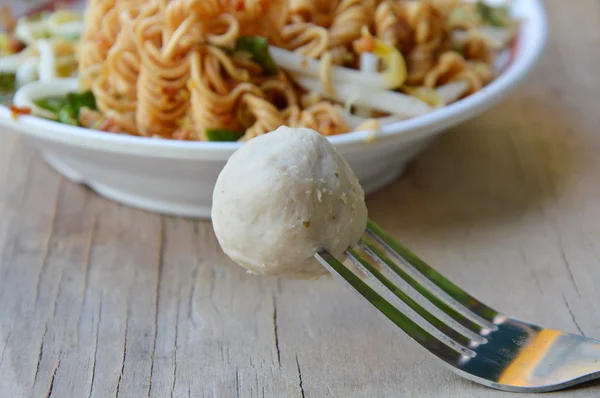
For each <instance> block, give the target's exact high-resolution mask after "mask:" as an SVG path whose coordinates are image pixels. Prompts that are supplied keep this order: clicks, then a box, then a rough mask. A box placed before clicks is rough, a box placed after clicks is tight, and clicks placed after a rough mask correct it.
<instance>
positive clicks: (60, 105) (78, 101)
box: [34, 91, 98, 126]
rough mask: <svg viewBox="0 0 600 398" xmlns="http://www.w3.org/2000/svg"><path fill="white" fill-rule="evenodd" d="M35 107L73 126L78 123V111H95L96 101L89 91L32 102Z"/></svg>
mask: <svg viewBox="0 0 600 398" xmlns="http://www.w3.org/2000/svg"><path fill="white" fill-rule="evenodd" d="M34 102H35V104H36V105H37V106H39V107H40V108H42V109H45V110H47V111H49V112H51V113H52V114H54V115H55V116H56V118H57V119H58V120H59V121H60V122H61V123H65V124H71V125H74V126H77V125H80V123H79V110H80V109H81V108H83V107H86V108H90V109H93V110H97V109H98V108H97V106H96V99H95V98H94V94H93V93H92V92H91V91H85V92H83V93H69V94H67V95H65V96H53V97H47V98H42V99H38V100H35V101H34Z"/></svg>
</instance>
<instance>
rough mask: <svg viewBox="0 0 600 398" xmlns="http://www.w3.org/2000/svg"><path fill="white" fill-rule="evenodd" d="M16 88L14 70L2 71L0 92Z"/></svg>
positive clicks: (11, 90) (0, 74)
mask: <svg viewBox="0 0 600 398" xmlns="http://www.w3.org/2000/svg"><path fill="white" fill-rule="evenodd" d="M15 88H16V74H15V73H14V72H0V93H4V94H6V93H11V92H13V91H15Z"/></svg>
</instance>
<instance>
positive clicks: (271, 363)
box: [0, 0, 600, 398]
mask: <svg viewBox="0 0 600 398" xmlns="http://www.w3.org/2000/svg"><path fill="white" fill-rule="evenodd" d="M547 3H548V6H549V7H548V9H549V18H550V20H551V26H552V34H551V40H550V43H549V46H548V48H547V51H546V54H545V57H544V59H543V61H542V63H541V66H540V67H539V68H538V69H537V71H536V73H535V74H534V75H533V76H532V77H531V78H530V79H529V80H528V81H527V83H526V84H525V85H524V86H523V88H522V89H520V90H519V91H518V93H516V94H514V95H512V96H511V97H510V98H509V99H508V100H506V101H504V102H503V103H502V104H501V105H500V106H498V107H497V108H495V109H494V110H493V111H491V112H488V113H486V114H485V115H483V116H481V117H479V118H477V119H476V120H473V121H471V122H469V123H466V124H464V125H462V126H460V127H458V128H455V129H453V130H452V131H450V132H449V133H448V134H447V135H445V136H443V137H442V138H441V139H439V140H438V141H437V142H436V143H435V144H434V145H433V147H431V148H430V149H429V150H428V151H426V152H425V153H424V154H423V156H422V157H421V158H420V159H419V160H418V161H417V162H416V163H415V164H414V166H412V167H411V169H410V170H409V172H408V173H407V174H406V176H405V177H404V178H402V179H401V180H400V181H398V182H397V183H395V184H394V185H393V186H391V187H390V188H388V189H385V190H383V191H381V192H379V193H377V194H375V195H373V196H371V197H370V198H369V203H368V205H369V209H370V215H371V217H372V218H373V219H374V220H376V221H378V222H379V223H380V224H382V226H383V227H385V228H386V229H388V230H389V231H391V232H393V233H394V234H395V235H396V236H397V237H398V238H399V239H400V240H401V241H403V242H405V243H406V244H407V245H408V246H409V247H411V248H413V249H414V250H415V251H416V252H417V253H420V254H421V255H422V256H423V257H424V258H425V259H426V260H428V261H429V262H430V263H431V264H434V265H435V266H436V267H437V268H438V269H439V270H441V271H442V272H443V273H445V274H447V275H448V276H450V277H451V278H452V279H454V280H455V281H457V282H458V283H459V284H460V285H464V286H465V287H467V288H468V290H470V291H471V292H473V293H474V294H475V295H476V296H477V297H480V298H482V299H483V300H484V301H486V302H488V303H489V304H491V305H492V306H495V307H497V308H499V309H501V310H502V311H505V312H507V313H509V314H512V315H514V316H517V317H519V318H522V319H526V320H530V321H532V322H536V323H540V324H544V325H547V326H551V327H556V328H561V329H564V330H567V331H570V332H575V333H583V334H585V335H588V336H594V337H597V338H600V292H599V290H598V288H597V287H598V286H600V244H599V242H600V108H599V106H598V101H599V97H600V79H599V78H598V73H599V71H600V58H599V57H598V56H597V49H598V44H599V38H600V24H599V22H600V3H598V2H597V1H593V0H580V1H578V5H577V7H573V6H572V5H571V4H570V3H569V2H564V1H561V0H553V1H548V2H547ZM501 394H502V393H499V392H496V391H492V390H489V389H486V388H483V387H480V386H478V385H475V384H473V383H470V382H467V381H464V380H462V379H460V378H459V377H457V376H455V375H454V374H452V373H450V372H449V371H447V370H445V369H443V368H442V367H440V366H439V364H438V362H437V361H436V360H434V358H432V357H431V356H430V355H428V354H426V353H425V352H424V351H423V350H422V349H421V348H420V347H418V346H417V345H416V344H414V343H413V342H412V341H410V340H409V339H408V338H407V337H406V336H405V335H403V334H402V333H401V332H400V331H398V330H397V329H396V328H395V327H393V326H392V325H391V323H389V322H386V321H384V320H383V319H382V318H381V317H380V316H379V315H378V314H377V313H376V312H375V311H374V310H373V309H372V308H370V307H369V306H368V305H367V304H366V303H364V302H363V301H361V300H360V299H359V298H358V297H357V296H356V295H354V294H352V293H351V292H350V291H348V290H347V289H346V287H345V286H344V285H343V284H342V283H339V282H338V281H337V280H334V279H331V278H328V279H325V280H321V281H317V282H301V281H292V280H277V279H269V278H261V277H255V276H250V275H247V274H246V273H245V272H244V271H243V270H242V269H241V268H238V267H237V266H235V265H233V264H232V263H231V262H230V261H229V260H228V259H227V258H226V257H224V255H223V254H222V253H221V251H220V249H219V247H218V244H217V242H216V240H215V237H214V235H213V232H212V228H211V224H210V223H208V222H194V221H189V220H184V219H177V218H170V217H160V216H158V215H154V214H149V213H145V212H143V211H138V210H133V209H130V208H126V207H121V206H119V205H116V204H114V203H111V202H109V201H107V200H104V199H102V198H99V197H98V196H96V195H95V194H94V193H92V192H90V191H88V190H86V189H85V188H83V187H81V186H76V185H74V184H71V183H69V182H66V181H64V180H63V179H62V178H61V177H60V176H59V175H57V173H55V172H54V171H52V170H50V169H49V168H48V167H47V166H46V165H45V164H44V163H43V162H42V161H41V160H40V158H39V157H38V156H37V155H36V154H35V153H34V152H33V151H32V150H31V149H30V148H28V147H27V146H25V145H24V144H23V143H22V142H21V140H20V139H19V138H17V137H16V136H15V135H13V134H12V133H9V132H6V131H1V132H0V396H2V397H21V396H35V397H41V396H52V397H87V396H92V397H111V396H115V395H119V396H123V397H138V396H151V397H165V396H171V395H172V396H176V397H180V396H194V397H199V396H200V397H201V396H207V397H227V398H228V397H235V396H241V397H255V396H261V397H262V396H267V397H329V396H335V397H428V396H431V397H496V396H499V395H501ZM565 395H566V394H565ZM510 396H513V395H510ZM553 396H556V397H560V396H563V395H562V394H556V395H553ZM569 396H573V397H596V396H600V387H598V385H596V386H591V387H587V388H583V389H577V390H574V391H571V392H570V395H569Z"/></svg>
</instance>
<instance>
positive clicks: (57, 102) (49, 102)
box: [33, 97, 65, 114]
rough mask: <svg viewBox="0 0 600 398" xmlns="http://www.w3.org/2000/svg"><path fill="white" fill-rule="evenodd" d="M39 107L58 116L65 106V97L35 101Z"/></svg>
mask: <svg viewBox="0 0 600 398" xmlns="http://www.w3.org/2000/svg"><path fill="white" fill-rule="evenodd" d="M33 102H34V103H35V104H36V105H37V106H39V107H40V108H42V109H45V110H47V111H49V112H52V113H54V114H58V112H60V109H61V108H62V107H63V106H64V104H65V97H48V98H42V99H38V100H35V101H33Z"/></svg>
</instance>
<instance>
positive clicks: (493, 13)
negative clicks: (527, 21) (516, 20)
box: [476, 0, 512, 28]
mask: <svg viewBox="0 0 600 398" xmlns="http://www.w3.org/2000/svg"><path fill="white" fill-rule="evenodd" d="M476 6H477V12H478V13H479V15H480V16H481V19H483V20H484V22H486V23H487V24H489V25H492V26H497V27H501V28H506V27H509V26H511V24H512V20H511V18H510V10H509V8H508V6H505V5H504V6H498V7H493V6H490V5H487V4H486V3H484V2H483V1H482V0H478V1H477V5H476Z"/></svg>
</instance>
